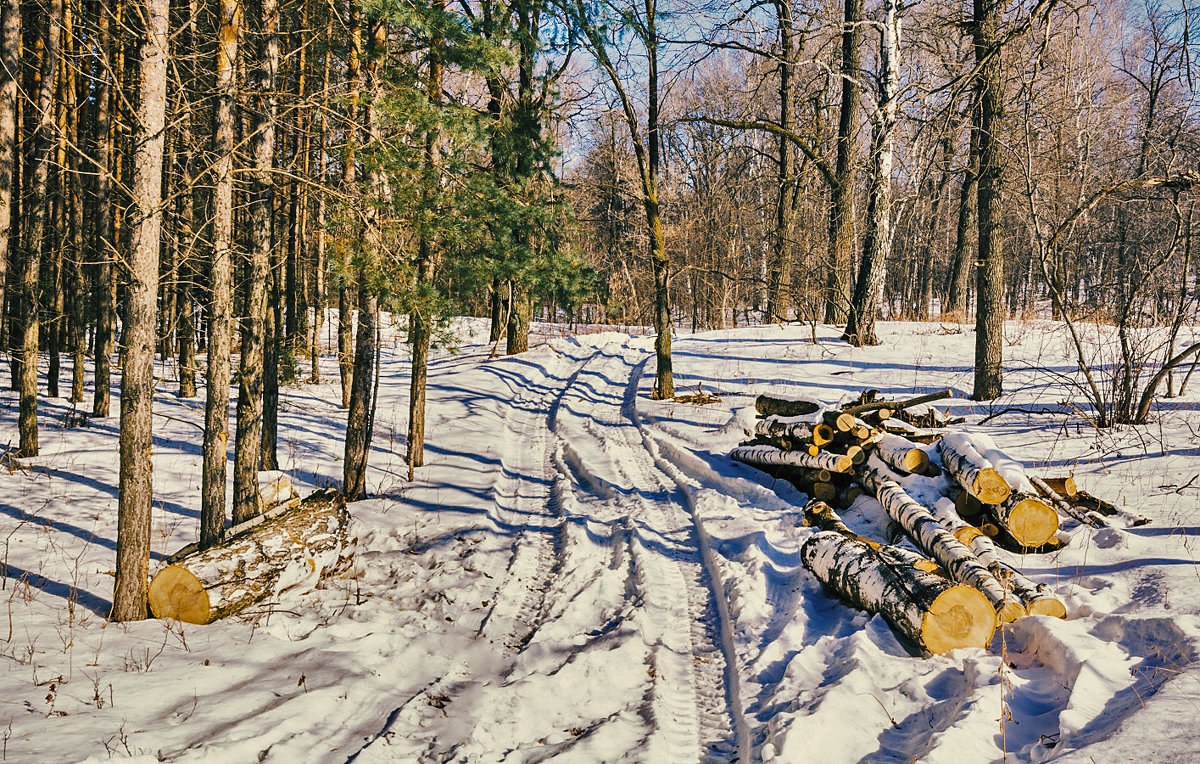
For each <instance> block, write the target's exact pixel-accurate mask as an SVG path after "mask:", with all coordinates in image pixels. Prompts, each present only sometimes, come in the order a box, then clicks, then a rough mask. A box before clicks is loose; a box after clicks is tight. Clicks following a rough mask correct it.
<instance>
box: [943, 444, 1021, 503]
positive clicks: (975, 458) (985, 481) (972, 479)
mask: <svg viewBox="0 0 1200 764" xmlns="http://www.w3.org/2000/svg"><path fill="white" fill-rule="evenodd" d="M938 451H940V452H941V455H942V466H943V467H945V469H946V472H948V473H950V477H952V478H954V480H955V481H956V482H957V483H958V484H959V485H960V486H962V487H963V489H964V490H965V491H966V492H967V493H969V494H971V495H972V496H974V497H975V498H977V499H979V500H980V501H981V502H983V503H984V504H1000V503H1001V502H1003V501H1004V500H1005V499H1007V498H1008V496H1009V494H1010V493H1011V492H1012V488H1011V487H1010V486H1009V484H1008V482H1007V481H1006V480H1005V479H1004V476H1003V475H1001V474H1000V473H999V472H998V471H997V470H996V468H995V467H994V466H993V465H992V463H991V462H989V461H988V460H987V459H986V458H984V456H983V455H982V454H980V453H979V451H978V450H976V448H975V446H974V445H972V444H971V441H970V439H969V438H967V436H965V435H960V434H951V435H947V436H946V437H944V438H942V439H941V440H939V441H938Z"/></svg>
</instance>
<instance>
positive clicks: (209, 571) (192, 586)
mask: <svg viewBox="0 0 1200 764" xmlns="http://www.w3.org/2000/svg"><path fill="white" fill-rule="evenodd" d="M349 520H350V515H349V513H347V512H346V502H345V500H344V499H343V498H342V496H341V494H339V493H337V492H336V491H325V492H320V493H317V494H314V495H312V496H310V497H309V498H308V499H306V500H304V501H303V502H302V503H301V504H300V505H299V506H297V507H296V508H295V509H292V510H290V511H287V512H284V513H282V514H280V515H277V516H275V517H271V518H269V519H266V520H264V521H262V522H259V523H256V524H254V525H253V526H252V527H250V528H247V529H246V530H244V531H242V532H240V533H236V534H235V535H233V536H231V537H230V538H228V539H226V540H225V541H224V542H223V543H221V544H220V545H218V546H213V547H209V548H208V549H206V550H204V551H202V552H196V553H194V554H190V555H188V556H186V557H183V558H181V559H179V560H177V561H175V562H174V563H173V564H171V565H168V566H167V567H165V568H163V569H162V570H160V571H159V572H158V574H157V575H155V576H154V579H153V580H152V581H151V582H150V597H149V598H150V611H151V612H152V613H153V614H154V617H155V618H173V619H176V620H179V621H183V622H185V623H212V622H213V621H216V620H218V619H220V618H224V617H226V616H229V615H232V614H234V613H237V612H239V611H241V610H243V609H245V608H246V607H248V606H249V605H252V604H253V603H255V602H258V601H260V600H263V599H266V598H267V597H270V596H273V595H275V594H278V593H279V592H282V591H284V590H286V589H292V588H296V587H311V586H313V585H315V584H316V583H317V581H318V580H320V578H321V577H322V576H324V575H328V574H329V573H330V572H332V571H333V570H335V569H336V568H337V567H338V565H339V562H341V561H342V560H344V559H345V558H346V557H347V556H348V550H349V548H350V545H351V543H352V542H350V541H349V540H348V539H347V528H348V525H349ZM235 530H236V529H235Z"/></svg>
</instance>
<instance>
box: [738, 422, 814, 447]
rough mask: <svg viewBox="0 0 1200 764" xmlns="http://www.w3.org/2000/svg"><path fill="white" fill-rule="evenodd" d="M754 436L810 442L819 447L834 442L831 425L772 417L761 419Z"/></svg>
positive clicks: (756, 425) (755, 427)
mask: <svg viewBox="0 0 1200 764" xmlns="http://www.w3.org/2000/svg"><path fill="white" fill-rule="evenodd" d="M754 434H755V435H764V436H767V437H772V438H791V439H793V440H809V441H812V443H813V444H814V445H817V446H823V445H825V444H826V443H832V442H833V430H831V429H830V428H829V425H827V424H825V423H823V422H822V423H814V422H809V421H805V420H802V419H798V418H794V417H778V416H772V417H768V418H766V419H760V420H758V422H756V423H755V425H754Z"/></svg>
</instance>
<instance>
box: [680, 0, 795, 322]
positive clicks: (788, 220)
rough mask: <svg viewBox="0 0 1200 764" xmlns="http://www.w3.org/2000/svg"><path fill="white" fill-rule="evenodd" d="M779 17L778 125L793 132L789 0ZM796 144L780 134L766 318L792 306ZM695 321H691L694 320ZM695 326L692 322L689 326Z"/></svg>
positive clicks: (778, 317) (781, 317)
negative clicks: (773, 240) (772, 249)
mask: <svg viewBox="0 0 1200 764" xmlns="http://www.w3.org/2000/svg"><path fill="white" fill-rule="evenodd" d="M775 12H776V15H777V17H778V19H779V48H780V51H779V127H780V128H782V129H783V130H785V131H786V132H788V133H795V132H796V86H795V76H796V58H797V56H798V55H799V49H798V46H797V44H796V33H795V20H794V18H793V15H792V0H775ZM798 183H799V178H798V177H797V175H796V147H795V146H794V145H793V144H792V142H791V141H790V140H789V139H788V138H786V137H785V136H780V137H779V196H778V198H777V200H776V204H775V253H774V259H773V262H772V263H771V271H770V280H769V282H768V284H767V321H768V322H775V321H786V320H787V318H788V309H789V308H790V307H791V305H790V302H791V299H790V294H791V285H792V278H791V268H792V233H793V231H794V230H795V227H796V186H797V185H798ZM693 323H694V322H693ZM692 329H693V330H695V326H693V327H692Z"/></svg>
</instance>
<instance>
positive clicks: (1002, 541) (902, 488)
mask: <svg viewBox="0 0 1200 764" xmlns="http://www.w3.org/2000/svg"><path fill="white" fill-rule="evenodd" d="M948 396H949V391H943V392H940V393H935V394H932V395H928V396H919V397H918V398H914V399H910V400H908V401H882V400H878V399H877V396H874V395H864V396H862V397H861V398H860V399H859V400H857V401H854V402H852V403H851V404H849V405H846V406H843V407H841V408H840V409H838V408H832V407H820V405H819V404H817V405H816V407H814V403H815V402H813V401H786V400H784V399H772V402H771V403H769V404H767V405H765V406H764V405H759V406H758V409H759V411H760V412H764V411H765V412H783V411H786V412H789V415H788V416H784V415H782V414H779V413H764V416H765V417H766V418H765V419H763V420H762V421H760V422H758V424H757V425H756V427H755V434H756V436H757V438H756V440H753V441H750V442H748V443H745V444H743V445H741V446H739V447H737V448H735V449H734V451H733V452H732V454H731V455H732V456H733V458H735V459H737V460H738V461H742V462H745V463H747V464H754V465H757V466H760V467H761V468H764V469H767V470H769V471H771V472H772V474H776V475H779V476H782V477H787V478H788V479H789V480H791V481H792V482H793V483H795V484H796V485H797V486H798V487H800V488H801V490H804V491H805V492H807V493H808V494H809V496H810V497H812V498H813V499H814V501H813V502H811V503H810V505H809V506H808V507H806V509H805V520H806V523H807V524H810V525H812V526H814V527H816V528H818V529H819V533H817V534H814V536H813V539H812V540H811V541H812V546H811V547H809V546H808V544H806V548H805V551H804V553H803V557H804V559H805V564H806V565H807V566H808V567H809V569H810V570H812V571H813V572H814V573H815V574H817V576H818V577H819V578H820V579H821V580H822V581H823V582H824V583H825V584H826V585H827V586H828V587H829V588H830V589H831V590H833V591H834V592H836V593H837V594H838V595H839V596H841V597H842V598H843V599H846V600H848V601H850V602H852V603H854V604H855V605H857V606H858V607H862V608H864V609H867V610H870V611H871V612H876V613H882V614H883V615H884V617H885V618H887V619H888V621H889V622H890V623H892V625H893V626H894V627H895V628H896V629H897V631H899V632H900V633H901V634H903V635H904V636H905V637H906V638H908V639H910V640H912V641H913V642H915V643H917V644H919V645H921V646H923V647H925V648H926V649H930V650H931V651H934V648H932V647H931V646H930V640H929V637H928V633H927V632H926V631H923V630H922V629H923V628H924V627H923V626H922V624H924V623H925V621H924V620H922V619H926V618H928V616H929V614H930V613H931V612H933V611H931V610H930V607H932V603H933V602H934V601H935V600H936V598H937V597H938V596H941V593H942V591H943V590H945V591H948V590H949V589H948V587H951V588H952V587H955V586H957V587H959V588H961V589H962V590H965V591H970V592H973V593H974V594H973V595H971V596H974V597H976V600H975V601H976V603H978V602H979V601H982V602H983V603H985V604H986V606H987V617H985V618H984V621H989V620H990V623H989V624H988V625H987V626H986V628H985V627H981V626H979V624H978V623H975V620H972V624H973V625H972V626H971V627H970V628H971V629H976V630H977V632H978V634H981V633H983V632H986V634H987V635H988V636H990V634H991V630H992V629H993V628H994V626H995V624H996V623H1006V622H1010V621H1012V620H1015V619H1016V618H1020V617H1022V616H1024V615H1027V614H1028V615H1045V616H1052V617H1058V618H1062V617H1065V615H1066V607H1065V606H1064V604H1063V602H1062V601H1061V600H1060V599H1059V598H1058V597H1057V596H1056V595H1055V593H1054V591H1053V590H1052V589H1051V588H1050V587H1048V586H1046V585H1045V584H1039V583H1036V582H1034V581H1031V580H1030V579H1028V578H1027V577H1026V576H1024V575H1023V574H1022V573H1021V572H1020V571H1018V570H1017V569H1016V568H1014V567H1013V565H1012V564H1010V563H1009V562H1008V561H1007V560H1008V559H1011V558H1007V557H1006V555H1009V554H1012V553H1030V552H1033V551H1038V550H1041V551H1045V550H1046V549H1048V548H1049V547H1050V546H1051V545H1053V544H1055V543H1056V542H1057V541H1058V540H1059V539H1058V538H1057V532H1058V529H1059V513H1060V512H1061V513H1063V515H1064V516H1067V517H1072V518H1074V519H1078V520H1080V521H1081V522H1095V521H1096V520H1098V519H1099V518H1098V511H1096V510H1094V509H1092V508H1091V507H1090V506H1086V505H1082V504H1080V499H1078V498H1068V496H1067V494H1070V495H1071V496H1072V497H1078V496H1080V495H1081V493H1082V492H1080V491H1079V490H1078V486H1076V485H1075V484H1074V481H1073V480H1072V479H1070V478H1055V479H1052V481H1045V480H1041V479H1031V478H1030V477H1029V476H1027V475H1026V473H1025V471H1024V469H1023V467H1022V466H1021V465H1020V464H1019V463H1018V462H1016V461H1015V460H1013V459H1011V458H1009V457H1008V456H1007V455H1006V454H1004V453H1003V452H1002V451H1000V450H999V449H998V448H996V447H995V444H994V443H992V442H991V440H990V439H988V438H986V437H982V436H972V435H969V434H967V433H962V432H956V433H945V432H939V431H931V430H927V429H922V428H927V427H933V426H937V425H938V424H940V423H943V422H945V421H947V418H946V417H944V416H942V415H941V414H940V413H938V412H935V411H933V410H932V409H931V410H930V412H929V413H927V414H924V415H921V416H916V417H911V416H910V417H906V416H904V415H903V414H904V412H906V411H907V410H908V409H910V408H913V407H914V406H918V405H922V404H928V403H930V402H933V401H936V400H940V399H942V398H945V397H948ZM790 412H803V413H790ZM906 420H907V421H906ZM914 421H915V422H918V423H919V424H910V423H909V422H914ZM763 439H773V440H771V442H763ZM931 456H932V457H933V459H931ZM910 488H911V489H912V490H911V491H910ZM864 491H865V492H866V493H869V494H871V495H873V496H874V497H875V498H876V499H877V500H878V502H879V505H880V506H881V507H882V508H883V510H884V512H885V513H886V515H887V517H888V518H889V520H890V521H891V524H890V525H889V529H890V530H889V532H888V533H886V534H884V535H885V536H886V538H887V539H888V543H877V542H875V541H872V540H870V539H866V538H863V537H861V536H858V535H857V534H855V533H853V532H852V531H851V530H850V529H849V528H848V527H847V526H846V525H845V523H843V522H842V521H841V519H840V518H839V517H837V515H836V513H835V512H834V511H833V509H832V508H831V507H829V506H828V503H830V502H836V504H837V505H838V506H840V507H850V506H851V505H852V504H853V503H854V502H855V501H856V500H857V498H859V496H861V494H862V493H863V492H864ZM1106 506H1107V505H1106ZM903 536H907V538H908V539H909V540H910V542H911V543H912V545H913V547H915V549H916V550H917V551H912V550H906V549H905V548H904V547H901V546H896V544H897V543H900V539H901V538H902V537H903ZM998 544H999V545H1000V546H998ZM1001 546H1002V547H1003V549H1001V548H1000V547H1001ZM855 576H859V577H861V576H867V577H869V578H870V580H869V581H862V582H857V583H856V582H854V581H853V580H852V579H853V578H854V577H855ZM929 576H935V577H936V576H943V577H944V579H943V582H942V583H941V584H935V583H932V579H930V578H929ZM931 586H932V587H934V588H933V589H931V588H929V587H931ZM903 592H907V594H903V595H902V593H903ZM948 596H949V595H948ZM953 596H955V597H959V598H961V597H964V596H966V595H963V594H962V593H961V592H960V593H959V594H957V595H953ZM905 598H907V599H906V600H905ZM898 600H905V601H903V602H901V601H898ZM958 606H963V607H965V605H962V603H961V602H959V603H958ZM977 618H978V616H977V615H975V616H972V619H977ZM964 628H965V627H964ZM969 630H970V629H968V631H969ZM978 634H976V636H975V637H972V638H973V639H976V642H975V643H974V644H981V642H979V641H978ZM984 641H986V640H984ZM952 642H953V640H949V641H946V642H944V643H943V642H939V641H938V640H936V639H935V640H934V642H933V643H934V644H937V645H944V644H950V643H952ZM955 644H957V643H955ZM946 649H950V648H946Z"/></svg>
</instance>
